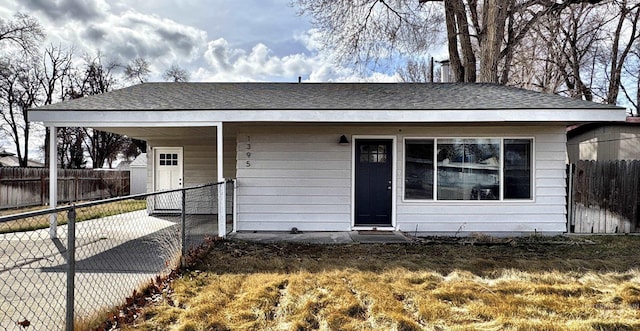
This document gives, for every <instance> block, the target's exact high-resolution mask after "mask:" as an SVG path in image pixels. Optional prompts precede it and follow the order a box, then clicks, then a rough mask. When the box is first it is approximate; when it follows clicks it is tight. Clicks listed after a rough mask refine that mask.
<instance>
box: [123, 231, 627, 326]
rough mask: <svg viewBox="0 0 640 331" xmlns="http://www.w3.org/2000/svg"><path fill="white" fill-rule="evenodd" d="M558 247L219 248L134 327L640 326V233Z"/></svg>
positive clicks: (531, 243)
mask: <svg viewBox="0 0 640 331" xmlns="http://www.w3.org/2000/svg"><path fill="white" fill-rule="evenodd" d="M551 241H552V242H550V240H549V239H543V240H537V239H534V240H532V239H531V238H521V239H517V240H514V241H511V242H510V244H511V245H502V244H491V245H481V244H483V243H482V242H480V243H479V242H475V244H474V245H462V244H460V243H459V242H453V243H440V242H437V243H433V242H432V243H414V244H407V245H358V244H353V245H304V244H283V243H280V244H256V243H246V242H235V241H219V242H215V243H214V245H213V246H212V247H211V250H210V251H209V252H208V254H207V255H206V256H205V257H204V258H203V259H201V260H200V261H198V262H197V263H196V264H195V265H194V266H193V267H192V268H191V270H190V271H186V272H185V273H184V274H183V276H182V277H180V278H179V279H177V280H175V281H174V282H173V284H172V286H171V287H172V294H171V295H167V296H166V297H167V298H170V300H163V301H161V302H160V303H158V304H155V305H152V306H149V307H146V308H145V309H144V310H143V311H142V314H141V317H140V318H139V319H138V320H137V322H136V324H135V325H130V326H127V327H125V328H124V330H180V331H187V330H313V329H320V330H637V329H640V272H639V271H638V270H637V269H636V268H637V267H638V266H639V265H640V254H638V252H640V236H603V237H590V238H588V240H587V239H585V238H571V239H567V238H564V237H560V238H553V240H551ZM485 243H486V242H485Z"/></svg>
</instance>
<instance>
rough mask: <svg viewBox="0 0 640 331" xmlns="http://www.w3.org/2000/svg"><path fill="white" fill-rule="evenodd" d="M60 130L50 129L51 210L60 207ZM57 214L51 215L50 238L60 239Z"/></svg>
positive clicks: (52, 127)
mask: <svg viewBox="0 0 640 331" xmlns="http://www.w3.org/2000/svg"><path fill="white" fill-rule="evenodd" d="M57 132H58V128H56V127H55V126H51V127H49V208H51V209H53V208H56V207H57V206H58V134H57ZM57 227H58V219H57V216H56V213H51V214H49V237H51V239H55V238H58V234H57Z"/></svg>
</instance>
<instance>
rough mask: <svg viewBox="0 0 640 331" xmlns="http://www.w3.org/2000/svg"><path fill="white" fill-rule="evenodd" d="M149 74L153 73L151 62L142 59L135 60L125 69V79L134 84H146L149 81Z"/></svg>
mask: <svg viewBox="0 0 640 331" xmlns="http://www.w3.org/2000/svg"><path fill="white" fill-rule="evenodd" d="M149 73H151V70H150V69H149V62H147V60H145V59H144V58H141V57H138V58H135V59H134V60H133V61H131V62H130V63H129V64H127V65H126V66H125V68H124V76H125V79H127V80H130V81H134V82H140V83H144V82H146V81H147V80H149Z"/></svg>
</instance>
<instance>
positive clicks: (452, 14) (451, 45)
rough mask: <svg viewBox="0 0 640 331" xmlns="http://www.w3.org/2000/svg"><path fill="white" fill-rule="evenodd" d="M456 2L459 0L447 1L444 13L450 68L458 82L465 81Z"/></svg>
mask: <svg viewBox="0 0 640 331" xmlns="http://www.w3.org/2000/svg"><path fill="white" fill-rule="evenodd" d="M456 1H459V0H445V1H444V12H445V20H446V25H447V44H448V45H447V46H448V49H449V66H450V68H451V73H452V75H453V80H454V81H456V82H462V81H464V76H465V75H464V67H463V66H462V63H461V61H460V54H459V53H458V29H457V24H456Z"/></svg>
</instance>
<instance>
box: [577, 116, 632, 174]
mask: <svg viewBox="0 0 640 331" xmlns="http://www.w3.org/2000/svg"><path fill="white" fill-rule="evenodd" d="M567 154H568V156H569V162H570V163H575V162H576V161H578V160H589V161H613V160H640V117H627V118H626V121H621V122H597V123H587V124H582V125H576V126H573V127H570V129H569V130H568V131H567Z"/></svg>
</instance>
